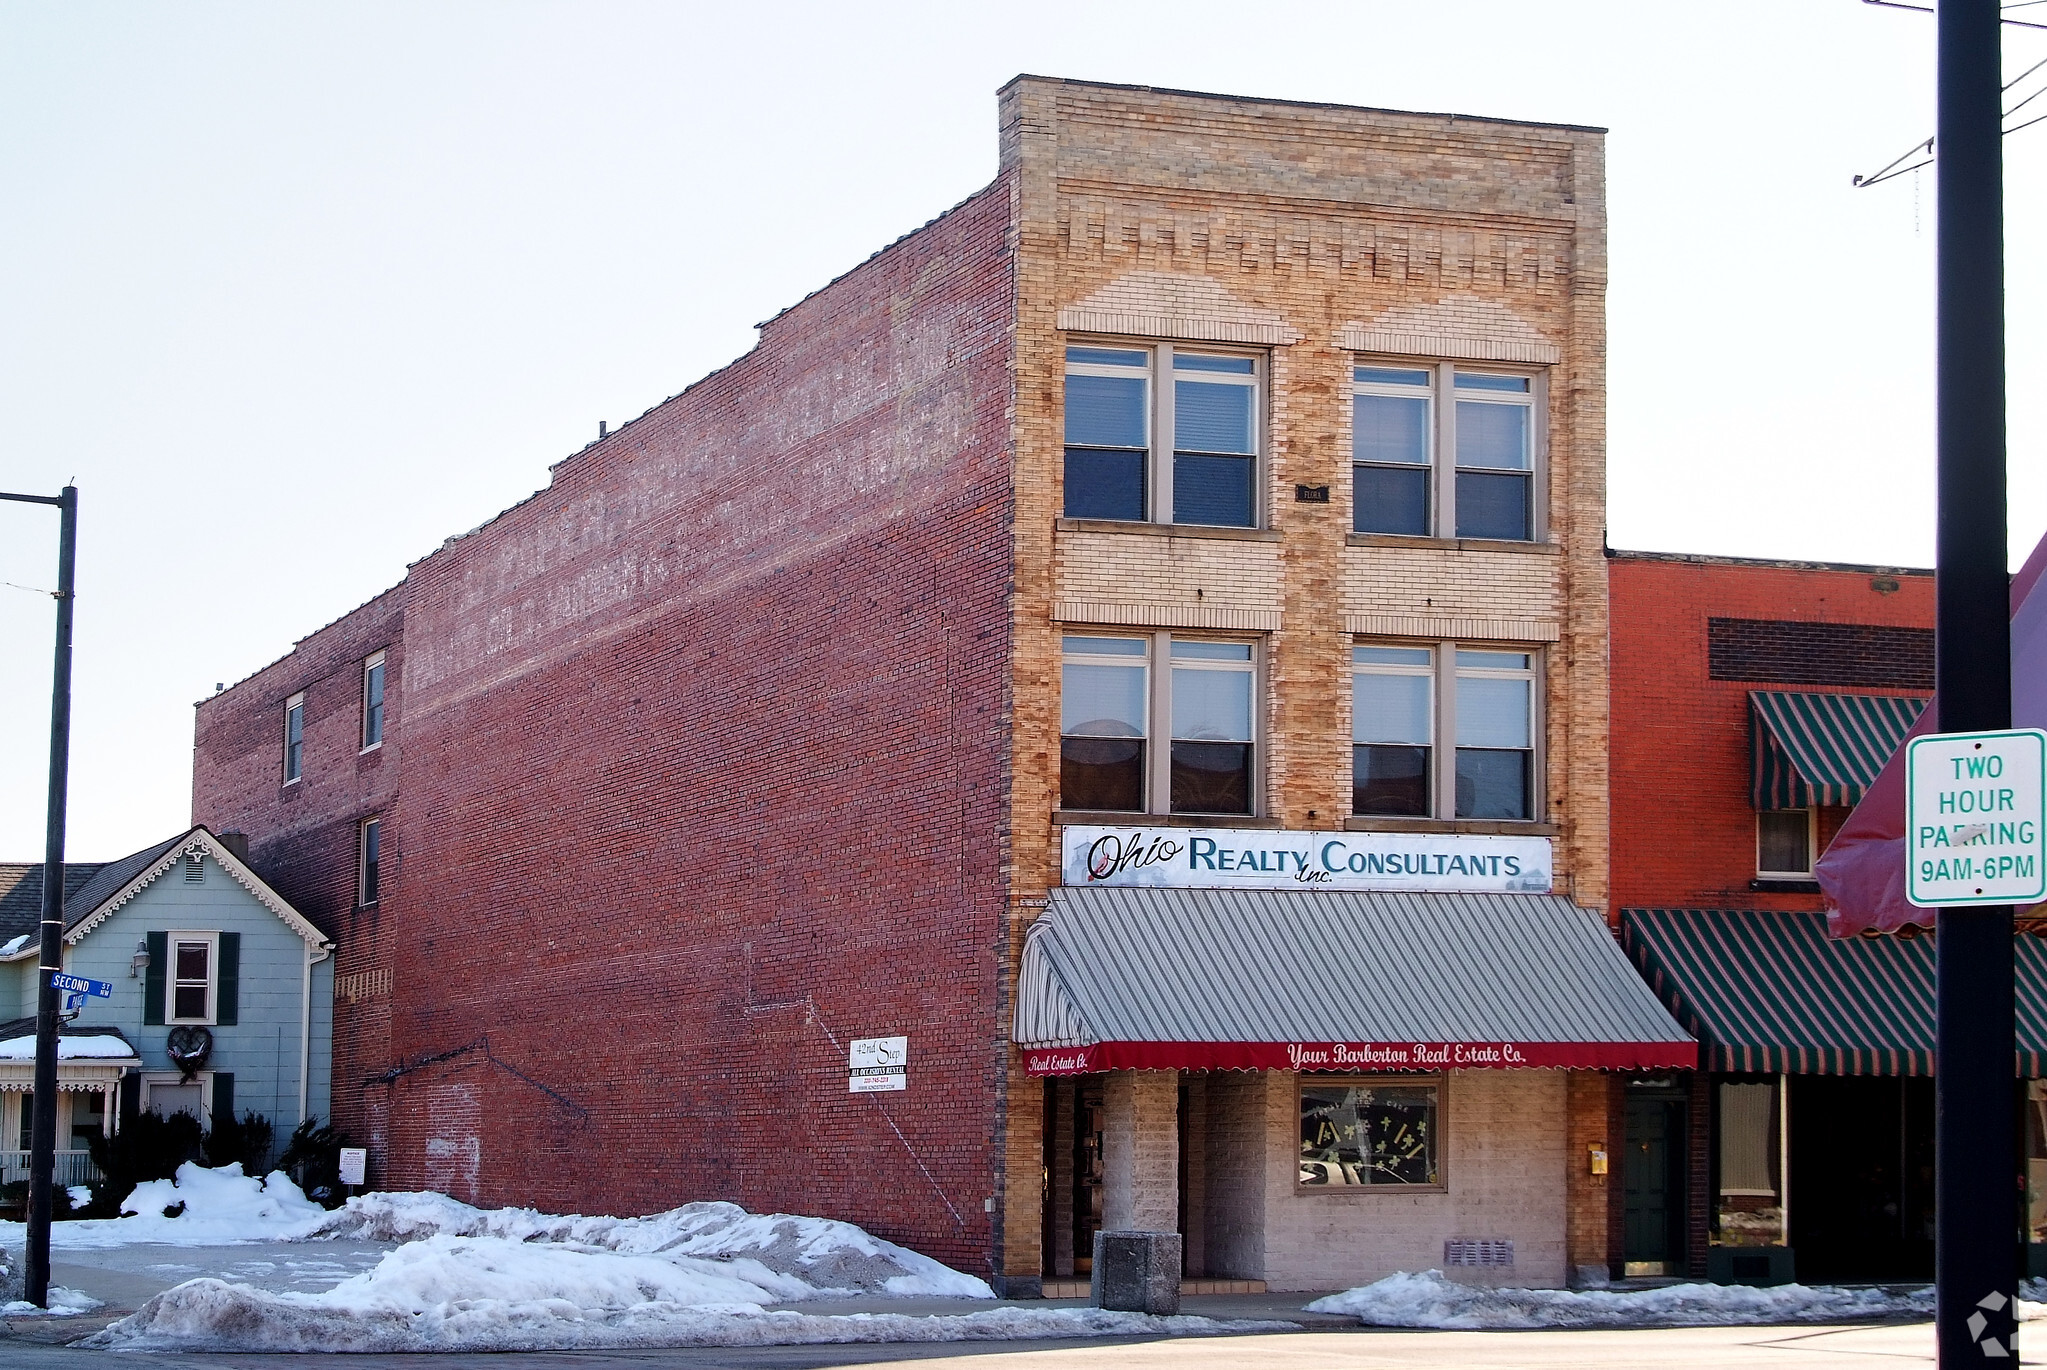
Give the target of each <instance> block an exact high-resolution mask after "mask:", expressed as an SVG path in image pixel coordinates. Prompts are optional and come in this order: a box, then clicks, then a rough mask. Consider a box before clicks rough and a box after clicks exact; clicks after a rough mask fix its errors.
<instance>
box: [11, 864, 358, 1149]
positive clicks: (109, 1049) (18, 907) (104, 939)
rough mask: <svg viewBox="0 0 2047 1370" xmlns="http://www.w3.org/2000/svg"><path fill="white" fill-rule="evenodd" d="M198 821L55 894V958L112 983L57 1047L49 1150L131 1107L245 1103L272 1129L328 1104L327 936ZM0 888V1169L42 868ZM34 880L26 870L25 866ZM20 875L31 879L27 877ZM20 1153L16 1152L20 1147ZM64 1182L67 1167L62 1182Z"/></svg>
mask: <svg viewBox="0 0 2047 1370" xmlns="http://www.w3.org/2000/svg"><path fill="white" fill-rule="evenodd" d="M238 845H239V844H238V843H237V842H236V841H235V840H234V835H232V834H230V835H229V838H228V840H226V841H223V840H222V839H221V838H219V837H216V836H215V835H214V834H213V833H211V832H209V831H208V830H207V829H206V828H205V827H203V826H202V827H195V828H192V829H190V830H189V831H187V832H184V833H181V834H179V835H178V836H176V837H174V838H172V839H170V840H169V841H168V842H161V843H158V844H157V845H156V846H154V847H150V848H148V849H147V850H145V851H139V852H136V853H135V854H134V855H132V856H127V857H123V858H122V859H121V860H119V861H112V862H109V863H107V864H106V865H104V866H101V867H99V868H98V869H97V870H96V871H94V872H93V873H92V874H91V875H90V876H88V877H87V878H86V879H85V880H84V881H83V882H82V883H77V882H75V875H76V872H73V871H70V870H69V869H68V868H67V875H68V876H72V877H73V878H68V879H67V880H66V882H65V883H66V884H67V885H70V886H72V888H71V889H70V891H69V892H68V895H67V897H66V899H65V901H64V969H65V970H66V971H68V972H70V973H71V974H73V975H80V976H84V977H86V978H88V979H93V980H100V981H105V982H108V983H110V984H111V985H112V986H113V993H112V995H111V996H110V997H106V998H100V997H95V996H87V997H86V998H85V999H84V1000H83V1002H82V1004H81V1005H80V1007H79V1010H78V1013H77V1015H76V1016H75V1017H74V1018H72V1019H71V1020H70V1021H69V1022H67V1023H66V1024H65V1025H64V1028H63V1031H62V1034H61V1040H60V1049H59V1053H58V1067H57V1080H58V1096H59V1107H60V1108H61V1109H62V1112H60V1113H59V1115H58V1118H57V1137H58V1142H57V1145H58V1149H59V1151H60V1153H63V1152H69V1153H71V1155H70V1157H69V1158H68V1161H67V1162H66V1163H64V1164H60V1174H59V1179H60V1181H65V1173H64V1172H66V1171H77V1172H80V1173H79V1174H78V1175H77V1178H78V1179H82V1178H84V1174H83V1173H82V1172H83V1170H84V1169H85V1167H86V1166H87V1164H88V1163H87V1162H86V1161H85V1159H84V1154H83V1153H84V1151H85V1146H86V1142H85V1138H86V1137H87V1136H89V1135H91V1134H93V1133H101V1134H111V1133H113V1132H115V1131H117V1130H118V1129H119V1126H120V1120H121V1119H123V1118H125V1117H131V1116H133V1115H134V1113H135V1112H136V1111H138V1110H142V1109H154V1110H156V1111H157V1112H159V1113H162V1114H164V1115H166V1116H168V1115H170V1114H173V1113H178V1112H185V1113H190V1114H192V1115H194V1116H195V1117H197V1118H198V1119H199V1120H200V1122H201V1124H202V1125H203V1126H205V1127H207V1128H211V1127H212V1126H213V1123H214V1120H215V1119H216V1118H223V1117H228V1116H234V1117H240V1116H242V1115H244V1114H247V1113H252V1112H253V1113H258V1114H261V1115H263V1116H264V1117H266V1118H268V1119H269V1120H270V1122H271V1125H272V1126H273V1127H274V1128H275V1129H276V1134H277V1136H278V1138H279V1139H282V1138H283V1137H285V1136H287V1135H289V1134H290V1132H291V1130H292V1129H293V1128H294V1127H296V1126H297V1125H298V1123H299V1120H300V1119H302V1118H307V1117H317V1118H325V1117H326V1116H327V1104H328V1085H329V1062H330V1050H329V1048H330V1043H331V1040H332V1036H333V1023H334V962H333V960H332V952H333V943H332V941H331V940H329V939H328V937H327V936H326V934H325V933H323V932H322V931H321V930H320V929H319V928H317V927H315V926H314V925H313V924H312V923H311V922H310V921H308V920H307V919H306V918H305V917H304V916H303V915H301V914H300V913H299V912H298V911H297V910H296V909H294V908H292V907H291V905H289V904H287V903H285V901H284V900H283V899H282V898H280V897H279V896H278V894H277V892H276V891H275V890H273V889H271V888H270V886H269V885H268V884H266V883H265V882H264V881H263V880H262V878H261V877H259V876H258V875H257V874H256V873H255V872H254V871H253V870H251V869H250V868H249V866H248V864H247V862H246V861H244V860H243V859H242V857H241V856H240V855H239V854H238V852H237V850H236V847H237V846H238ZM10 876H11V877H12V878H13V884H12V886H11V887H10V888H6V889H0V1019H13V1020H14V1021H12V1022H0V1172H4V1178H7V1179H12V1178H15V1174H14V1172H15V1171H16V1169H17V1168H18V1167H17V1165H16V1164H15V1162H16V1161H17V1160H19V1161H20V1163H21V1167H20V1168H25V1166H26V1159H27V1157H26V1152H27V1148H28V1122H29V1113H30V1111H29V1110H28V1109H27V1108H25V1107H24V1106H23V1105H24V1102H25V1100H26V1099H27V1098H28V1097H29V1095H28V1091H29V1090H30V1088H31V1087H32V1084H33V1074H34V1067H35V1011H36V968H37V964H38V962H37V954H36V953H37V945H36V939H37V927H38V917H39V915H36V914H34V913H33V912H32V911H31V908H32V906H31V899H30V897H29V896H31V895H33V896H34V897H35V898H36V899H39V898H40V890H41V869H40V867H39V866H38V867H10V868H8V870H5V871H0V877H10ZM30 876H32V877H33V879H32V880H31V879H30V878H28V877H30ZM6 883H7V880H6V879H5V878H0V885H5V884H6ZM31 884H32V885H33V889H29V888H26V887H27V886H29V885H31ZM17 1153H18V1155H17ZM66 1182H75V1180H72V1181H66Z"/></svg>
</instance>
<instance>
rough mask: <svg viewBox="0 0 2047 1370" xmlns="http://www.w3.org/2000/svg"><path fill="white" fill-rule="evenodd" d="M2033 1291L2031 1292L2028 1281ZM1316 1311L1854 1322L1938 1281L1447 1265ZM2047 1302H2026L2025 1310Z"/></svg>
mask: <svg viewBox="0 0 2047 1370" xmlns="http://www.w3.org/2000/svg"><path fill="white" fill-rule="evenodd" d="M2026 1292H2028V1293H2033V1292H2034V1291H2033V1290H2031V1289H2029V1290H2027V1291H2026ZM1308 1311H1309V1312H1310V1313H1348V1314H1350V1315H1352V1316H1353V1317H1357V1318H1362V1319H1363V1320H1364V1321H1365V1322H1367V1323H1369V1324H1371V1325H1373V1326H1376V1327H1436V1328H1453V1329H1457V1330H1460V1331H1469V1330H1478V1329H1492V1328H1535V1327H1719V1326H1728V1325H1732V1324H1741V1323H1799V1322H1851V1321H1858V1320H1865V1319H1870V1318H1905V1317H1913V1318H1925V1317H1931V1316H1932V1315H1933V1289H1932V1287H1931V1286H1928V1287H1925V1288H1913V1289H1909V1290H1903V1291H1899V1292H1892V1291H1889V1290H1886V1289H1878V1288H1857V1289H1849V1288H1841V1287H1835V1286H1809V1285H1802V1284H1781V1285H1776V1286H1774V1287H1772V1288H1767V1289H1758V1288H1752V1287H1750V1286H1747V1285H1729V1284H1673V1285H1664V1286H1661V1287H1659V1288H1655V1289H1625V1290H1623V1289H1585V1290H1570V1289H1484V1288H1480V1287H1478V1286H1475V1285H1468V1284H1458V1283H1457V1282H1455V1281H1454V1280H1448V1279H1445V1278H1444V1277H1443V1272H1442V1271H1440V1270H1428V1271H1424V1272H1422V1273H1421V1274H1419V1275H1410V1274H1400V1275H1389V1276H1387V1277H1386V1278H1385V1279H1383V1280H1380V1281H1378V1282H1377V1283H1376V1284H1368V1285H1365V1286H1363V1287H1362V1288H1358V1289H1348V1290H1345V1291H1344V1292H1343V1293H1341V1294H1331V1295H1329V1296H1328V1297H1327V1298H1321V1299H1317V1300H1315V1301H1314V1302H1313V1303H1311V1304H1309V1305H1308ZM2043 1315H2047V1308H2042V1307H2041V1306H2040V1305H2038V1304H2027V1303H2022V1304H2021V1305H2020V1316H2021V1317H2022V1318H2027V1317H2037V1316H2043Z"/></svg>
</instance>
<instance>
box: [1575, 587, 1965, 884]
mask: <svg viewBox="0 0 2047 1370" xmlns="http://www.w3.org/2000/svg"><path fill="white" fill-rule="evenodd" d="M1608 567H1609V572H1610V574H1609V578H1608V585H1609V586H1610V588H1611V593H1612V610H1611V613H1612V623H1613V668H1612V669H1613V734H1612V748H1611V752H1610V757H1611V760H1610V762H1609V765H1610V766H1611V768H1612V785H1613V795H1614V805H1613V895H1612V899H1613V907H1614V908H1615V909H1616V910H1618V909H1622V908H1629V907H1639V906H1652V907H1687V908H1689V907H1704V908H1725V909H1764V908H1767V909H1818V908H1819V907H1820V906H1821V905H1820V897H1819V886H1818V885H1817V884H1815V883H1814V882H1813V880H1812V878H1811V872H1812V863H1813V861H1814V860H1816V859H1818V856H1819V854H1820V853H1821V852H1823V851H1825V850H1826V847H1827V843H1828V842H1829V841H1830V840H1832V838H1833V835H1834V833H1835V831H1836V830H1838V829H1839V827H1840V826H1841V824H1842V822H1843V821H1844V820H1845V819H1846V818H1847V816H1848V810H1849V809H1850V808H1852V807H1853V805H1852V804H1845V805H1844V804H1840V803H1833V804H1819V805H1813V806H1811V809H1810V812H1809V814H1808V812H1807V811H1806V810H1802V809H1801V810H1796V811H1794V810H1788V809H1787V810H1760V811H1759V810H1758V809H1757V808H1756V807H1755V805H1754V802H1753V793H1752V790H1753V786H1752V784H1751V778H1752V777H1751V771H1752V759H1753V749H1754V737H1753V733H1754V728H1753V718H1754V713H1755V708H1754V705H1753V703H1752V701H1751V698H1750V696H1751V695H1752V694H1753V693H1756V692H1763V693H1767V694H1779V693H1840V694H1853V695H1867V696H1895V697H1898V698H1901V699H1906V700H1910V701H1913V703H1914V704H1915V705H1916V703H1917V702H1918V701H1920V700H1924V699H1925V698H1926V697H1927V696H1928V695H1930V694H1932V692H1933V573H1932V572H1930V571H1917V570H1906V569H1900V568H1896V567H1884V566H1840V565H1828V564H1825V563H1820V562H1796V561H1759V560H1749V559H1744V558H1739V557H1709V556H1687V555H1677V554H1667V553H1653V552H1616V553H1614V554H1613V556H1612V558H1611V559H1610V560H1609V562H1608ZM1879 764H1880V763H1879ZM1823 797H1825V798H1837V796H1823ZM1793 812H1796V813H1799V814H1801V815H1805V820H1804V821H1808V822H1809V823H1810V824H1811V836H1810V839H1809V840H1808V841H1806V842H1805V843H1804V844H1803V846H1804V851H1803V853H1802V854H1801V852H1800V850H1799V848H1800V845H1801V844H1800V842H1799V840H1798V830H1797V827H1796V823H1795V822H1793V823H1791V824H1782V822H1781V820H1778V819H1773V818H1767V817H1766V818H1761V819H1759V817H1758V815H1759V813H1762V814H1771V813H1787V814H1788V813H1793ZM1673 819H1676V820H1677V821H1675V822H1673ZM1759 824H1760V825H1761V827H1760V829H1759ZM1772 842H1774V843H1775V844H1776V845H1775V846H1774V847H1770V845H1769V844H1771V843H1772ZM1759 844H1762V845H1760V846H1759ZM1765 848H1768V849H1767V850H1766V849H1765ZM1773 852H1774V853H1775V854H1777V855H1778V858H1779V864H1778V865H1777V866H1774V867H1773V866H1767V865H1766V864H1765V858H1766V857H1768V856H1770V855H1771V854H1772V853H1773ZM1785 866H1789V867H1790V868H1789V869H1785V868H1784V867H1785Z"/></svg>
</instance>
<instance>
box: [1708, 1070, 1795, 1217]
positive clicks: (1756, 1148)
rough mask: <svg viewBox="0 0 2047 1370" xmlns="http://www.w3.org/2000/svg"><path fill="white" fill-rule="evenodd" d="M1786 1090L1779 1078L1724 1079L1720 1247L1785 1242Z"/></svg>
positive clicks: (1718, 1191)
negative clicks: (1784, 1122)
mask: <svg viewBox="0 0 2047 1370" xmlns="http://www.w3.org/2000/svg"><path fill="white" fill-rule="evenodd" d="M1782 1125H1783V1091H1782V1089H1781V1088H1780V1086H1779V1084H1778V1082H1777V1081H1775V1080H1766V1081H1754V1082H1736V1081H1733V1080H1723V1081H1721V1082H1720V1174H1719V1182H1718V1184H1717V1185H1716V1186H1715V1190H1716V1195H1715V1202H1716V1211H1715V1214H1714V1231H1715V1234H1716V1240H1718V1241H1719V1242H1720V1244H1721V1245H1722V1246H1781V1245H1782V1244H1783V1242H1784V1191H1783V1168H1784V1151H1783V1146H1782V1143H1781V1141H1780V1138H1781V1135H1782V1134H1781V1131H1780V1129H1781V1127H1782Z"/></svg>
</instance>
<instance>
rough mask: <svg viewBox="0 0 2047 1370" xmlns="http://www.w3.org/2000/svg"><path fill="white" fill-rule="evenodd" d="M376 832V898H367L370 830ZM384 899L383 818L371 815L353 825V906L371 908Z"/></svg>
mask: <svg viewBox="0 0 2047 1370" xmlns="http://www.w3.org/2000/svg"><path fill="white" fill-rule="evenodd" d="M371 828H375V829H376V830H377V897H376V898H375V899H370V898H367V897H366V896H367V895H368V894H369V878H370V829H371ZM383 898H384V816H383V815H382V814H371V815H370V816H369V817H368V818H365V819H363V820H362V822H360V823H358V824H356V825H355V906H356V907H357V908H359V909H367V908H372V907H374V906H375V905H377V904H379V903H381V902H383Z"/></svg>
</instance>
